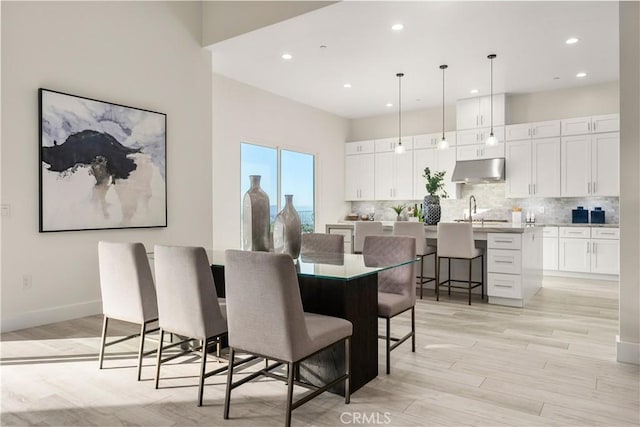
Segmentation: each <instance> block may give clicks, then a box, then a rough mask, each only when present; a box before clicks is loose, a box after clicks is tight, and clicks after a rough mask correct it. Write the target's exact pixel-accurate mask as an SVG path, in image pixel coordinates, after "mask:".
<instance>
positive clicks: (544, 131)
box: [505, 120, 560, 141]
mask: <svg viewBox="0 0 640 427" xmlns="http://www.w3.org/2000/svg"><path fill="white" fill-rule="evenodd" d="M556 136H560V120H551V121H547V122H537V123H522V124H518V125H508V126H506V128H505V138H506V140H507V141H518V140H522V139H531V138H552V137H556Z"/></svg>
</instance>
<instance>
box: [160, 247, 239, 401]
mask: <svg viewBox="0 0 640 427" xmlns="http://www.w3.org/2000/svg"><path fill="white" fill-rule="evenodd" d="M153 251H154V263H155V271H156V289H157V293H158V314H159V320H158V322H159V325H160V343H162V341H163V338H164V333H165V332H171V333H174V334H177V335H181V336H185V337H189V338H193V339H197V340H200V346H198V347H196V348H194V349H193V350H188V351H185V352H183V353H180V354H179V355H182V354H186V353H190V352H192V351H196V350H199V349H201V354H200V356H201V368H200V379H199V385H198V406H202V396H203V392H204V379H205V378H206V377H209V376H211V375H214V374H217V373H220V372H222V371H224V370H226V369H227V367H226V366H225V367H223V368H219V369H215V370H213V371H211V372H208V373H205V371H206V362H207V348H208V346H209V344H211V343H213V342H216V343H217V344H218V347H219V343H220V338H221V337H222V336H223V335H225V334H226V333H227V321H226V319H225V317H224V316H223V311H222V309H221V307H220V304H219V302H218V297H217V294H216V287H215V285H214V282H213V275H212V274H211V267H210V266H209V260H208V258H207V254H206V252H205V250H204V249H203V248H199V247H183V246H159V245H156V246H155V248H154V250H153ZM178 344H181V343H176V344H171V345H167V346H164V349H165V350H166V349H167V348H170V347H172V346H175V345H178ZM162 351H163V346H162V345H160V346H159V347H158V355H157V360H156V379H155V387H156V388H158V383H159V381H160V365H161V364H162V363H163V362H166V361H168V360H172V359H175V358H176V357H178V356H179V355H172V356H169V357H167V358H166V359H164V360H163V359H162Z"/></svg>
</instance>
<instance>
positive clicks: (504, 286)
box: [493, 285, 513, 288]
mask: <svg viewBox="0 0 640 427" xmlns="http://www.w3.org/2000/svg"><path fill="white" fill-rule="evenodd" d="M493 286H494V287H496V288H513V285H493Z"/></svg>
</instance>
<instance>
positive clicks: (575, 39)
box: [565, 37, 580, 44]
mask: <svg viewBox="0 0 640 427" xmlns="http://www.w3.org/2000/svg"><path fill="white" fill-rule="evenodd" d="M579 41H580V39H578V38H577V37H570V38H568V39H567V41H566V42H565V43H566V44H576V43H578V42H579Z"/></svg>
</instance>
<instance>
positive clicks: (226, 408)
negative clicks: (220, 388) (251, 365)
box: [223, 347, 266, 420]
mask: <svg viewBox="0 0 640 427" xmlns="http://www.w3.org/2000/svg"><path fill="white" fill-rule="evenodd" d="M234 355H235V350H234V349H233V347H229V368H228V369H227V391H226V393H225V394H224V414H223V418H224V419H225V420H228V419H229V405H230V404H231V384H232V380H233V356H234ZM265 360H266V359H265Z"/></svg>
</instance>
